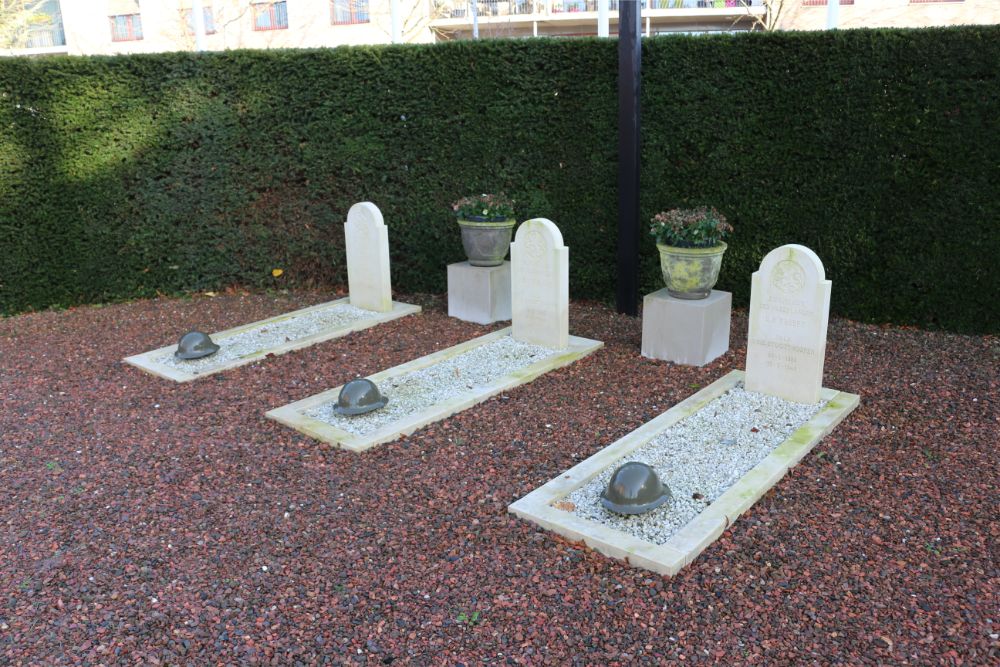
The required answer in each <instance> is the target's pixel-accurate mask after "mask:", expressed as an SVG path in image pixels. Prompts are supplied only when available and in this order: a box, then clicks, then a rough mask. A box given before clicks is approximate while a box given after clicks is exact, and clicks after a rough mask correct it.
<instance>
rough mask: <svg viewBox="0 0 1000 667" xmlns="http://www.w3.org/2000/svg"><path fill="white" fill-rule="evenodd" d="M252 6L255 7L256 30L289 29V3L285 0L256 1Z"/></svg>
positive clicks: (254, 23) (254, 24) (254, 20)
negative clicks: (276, 0)
mask: <svg viewBox="0 0 1000 667" xmlns="http://www.w3.org/2000/svg"><path fill="white" fill-rule="evenodd" d="M251 6H252V7H253V29H254V30H287V29H288V3H287V2H285V1H284V0H281V1H280V2H255V3H253V4H252V5H251Z"/></svg>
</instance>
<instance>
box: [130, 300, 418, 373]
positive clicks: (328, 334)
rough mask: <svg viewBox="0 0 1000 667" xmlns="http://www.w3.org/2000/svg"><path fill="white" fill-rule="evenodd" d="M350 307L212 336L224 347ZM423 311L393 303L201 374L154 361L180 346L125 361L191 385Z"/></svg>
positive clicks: (274, 319) (330, 304) (323, 306)
mask: <svg viewBox="0 0 1000 667" xmlns="http://www.w3.org/2000/svg"><path fill="white" fill-rule="evenodd" d="M342 305H351V299H350V297H345V298H343V299H336V300H334V301H327V302H325V303H320V304H317V305H315V306H309V307H308V308H302V309H299V310H293V311H291V312H288V313H284V314H282V315H276V316H275V317H270V318H268V319H266V320H259V321H257V322H251V323H250V324H243V325H240V326H238V327H235V328H233V329H226V330H225V331H220V332H218V333H214V334H211V336H212V340H213V341H214V342H215V343H217V344H221V343H222V342H223V341H225V340H226V339H227V338H229V337H231V336H235V335H236V334H240V333H243V332H244V331H247V330H249V329H254V328H257V327H262V326H266V325H269V324H275V323H277V322H283V321H285V320H289V319H293V318H296V317H300V316H302V315H307V314H310V313H314V312H316V311H319V310H325V309H327V308H334V307H336V306H342ZM420 311H421V308H420V306H416V305H413V304H409V303H400V302H398V301H393V302H392V310H389V311H386V312H384V313H376V314H375V316H374V317H370V318H367V319H363V320H355V321H354V322H349V323H347V324H341V325H338V326H334V327H330V328H328V329H324V330H321V331H318V332H316V333H314V334H312V335H309V336H305V337H303V338H298V339H296V340H293V341H289V342H287V343H283V344H281V345H278V346H276V347H272V348H267V349H264V350H257V351H255V352H251V353H248V354H246V355H244V356H242V357H239V358H238V359H233V360H231V361H229V362H227V363H225V364H223V365H221V366H219V367H218V368H214V369H211V370H207V371H202V372H200V373H191V372H189V371H184V370H181V369H178V368H174V367H172V366H167V365H166V364H161V363H158V362H156V361H155V359H156V358H158V357H161V356H163V355H164V354H166V353H168V352H170V351H172V350H175V349H177V344H176V343H175V344H173V345H168V346H166V347H161V348H159V349H157V350H152V351H150V352H143V353H142V354H136V355H133V356H131V357H125V358H124V359H123V361H124V362H125V363H126V364H130V365H132V366H135V367H136V368H139V369H141V370H144V371H146V372H147V373H151V374H153V375H156V376H158V377H161V378H164V379H166V380H173V381H175V382H189V381H191V380H197V379H199V378H203V377H207V376H209V375H212V374H214V373H220V372H222V371H226V370H229V369H231V368H236V367H238V366H243V365H246V364H249V363H252V362H254V361H257V360H259V359H263V358H264V357H266V356H267V355H279V354H284V353H286V352H291V351H292V350H298V349H301V348H303V347H309V346H310V345H315V344H316V343H322V342H323V341H326V340H330V339H333V338H340V337H341V336H346V335H347V334H349V333H353V332H355V331H362V330H364V329H367V328H369V327H373V326H375V325H376V324H382V323H383V322H389V321H390V320H395V319H397V318H400V317H404V316H405V315H412V314H414V313H419V312H420Z"/></svg>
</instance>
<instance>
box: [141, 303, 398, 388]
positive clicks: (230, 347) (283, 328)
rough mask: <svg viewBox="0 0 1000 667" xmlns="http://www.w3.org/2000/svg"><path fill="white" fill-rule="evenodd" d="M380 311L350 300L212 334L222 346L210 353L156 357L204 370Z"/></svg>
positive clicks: (181, 366)
mask: <svg viewBox="0 0 1000 667" xmlns="http://www.w3.org/2000/svg"><path fill="white" fill-rule="evenodd" d="M377 315H378V313H376V312H374V311H371V310H364V309H363V308H357V307H355V306H352V305H350V304H348V303H339V304H336V305H333V306H330V307H329V308H321V309H319V310H314V311H311V312H308V313H302V314H301V315H295V316H294V317H290V318H288V319H287V320H282V321H280V322H270V323H267V324H262V325H260V326H257V327H254V328H253V329H247V330H246V331H241V332H240V333H238V334H235V335H232V336H228V337H226V338H222V339H219V340H216V339H215V338H213V339H212V341H213V342H214V343H215V344H216V345H218V346H219V351H218V352H216V353H215V354H213V355H211V356H208V357H202V358H201V359H187V360H185V359H178V358H177V357H175V356H174V350H175V349H176V347H174V348H171V351H170V352H168V353H167V354H165V355H163V356H161V357H158V358H156V359H154V360H153V361H155V362H157V363H160V364H163V365H165V366H170V367H171V368H177V369H179V370H183V371H188V372H190V373H195V374H197V373H204V372H205V371H210V370H214V369H216V368H218V367H220V366H224V365H226V364H228V363H229V362H231V361H234V360H236V359H241V358H243V357H245V356H247V355H249V354H255V353H257V352H266V351H268V350H273V349H274V348H276V347H280V346H282V345H284V344H285V343H291V342H293V341H296V340H299V339H301V338H306V337H308V336H312V335H314V334H318V333H320V332H322V331H324V330H327V329H336V328H338V327H341V326H344V325H346V324H351V323H352V322H357V321H358V320H364V319H368V318H372V317H376V316H377Z"/></svg>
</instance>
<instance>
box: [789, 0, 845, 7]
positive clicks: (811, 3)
mask: <svg viewBox="0 0 1000 667" xmlns="http://www.w3.org/2000/svg"><path fill="white" fill-rule="evenodd" d="M802 4H803V5H804V6H806V7H826V0H802ZM840 4H842V5H853V4H854V0H840Z"/></svg>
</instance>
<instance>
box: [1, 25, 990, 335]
mask: <svg viewBox="0 0 1000 667" xmlns="http://www.w3.org/2000/svg"><path fill="white" fill-rule="evenodd" d="M998 62H1000V29H998V28H996V27H980V28H957V29H946V30H892V31H887V30H879V31H867V30H866V31H839V32H823V33H776V34H763V33H755V34H744V35H735V36H723V37H662V38H653V39H648V40H645V41H644V53H643V75H644V80H643V132H644V134H643V149H642V161H643V172H642V195H641V197H642V206H641V209H642V216H643V220H644V221H645V220H646V219H648V218H649V217H650V216H651V215H652V214H653V213H655V212H656V211H658V210H661V209H663V208H667V207H671V206H677V205H687V204H697V203H711V204H714V205H716V206H717V207H718V208H720V209H721V210H723V211H724V212H725V213H726V214H727V215H728V216H729V218H730V220H731V221H732V222H733V224H734V225H735V227H736V233H735V234H734V236H733V237H732V238H731V243H730V250H729V252H728V253H727V255H726V259H725V262H724V265H723V275H722V277H721V280H720V284H719V287H720V288H722V289H727V290H731V291H732V292H734V296H735V300H736V303H737V304H744V305H745V304H746V303H747V301H748V298H749V284H750V274H751V272H752V271H753V270H755V268H756V266H757V265H758V263H759V262H760V260H761V258H762V257H763V255H764V254H765V253H766V252H767V251H768V250H769V249H771V248H773V247H775V246H778V245H781V244H783V243H789V242H796V243H802V244H805V245H807V246H809V247H811V248H813V249H814V250H815V251H816V252H817V253H818V255H819V256H820V258H821V259H822V260H823V262H824V264H825V265H826V269H827V275H828V277H829V278H831V279H832V280H833V282H834V290H833V310H834V312H835V313H837V314H840V315H844V316H847V317H851V318H854V319H859V320H867V321H878V322H895V323H900V324H916V325H921V326H926V327H932V328H946V329H951V330H955V331H963V332H989V331H997V330H998V329H1000V327H998V322H1000V305H998V302H1000V299H997V298H996V297H997V295H998V294H1000V280H998V277H997V276H998V273H997V272H996V271H992V270H991V269H992V268H993V264H994V263H995V262H996V261H997V259H998V258H1000V224H998V223H1000V214H998V208H1000V206H998V202H1000V133H998V132H997V126H996V122H997V118H1000V103H998V98H1000V96H998V95H997V94H996V91H997V90H1000V68H998V67H997V63H998ZM616 79H617V45H616V43H615V42H614V41H600V40H590V39H579V40H544V39H537V40H521V41H484V42H456V43H447V44H440V45H427V46H385V47H351V48H337V49H323V50H306V51H266V52H249V51H232V52H224V53H211V54H190V53H168V54H155V55H135V56H122V57H56V58H44V59H33V60H29V59H10V58H7V59H0V128H2V132H0V250H2V253H0V312H2V313H4V314H10V313H15V312H19V311H22V310H25V309H31V308H43V307H48V306H53V305H71V304H77V303H87V302H96V301H107V300H115V299H124V298H132V297H139V296H148V295H153V294H156V293H176V292H181V291H185V290H204V289H218V288H221V287H225V286H227V285H232V284H241V285H250V286H256V287H263V286H274V285H281V286H285V285H313V284H322V285H328V284H343V283H344V282H346V272H345V270H344V251H343V232H342V227H341V225H342V223H343V221H344V218H345V215H346V212H347V209H348V208H349V207H350V205H351V204H352V203H354V202H356V201H360V200H370V201H373V202H375V203H376V204H377V205H378V206H379V207H380V208H381V209H382V212H383V214H384V215H385V219H386V221H387V223H388V225H389V228H390V243H391V252H392V261H393V266H392V271H393V280H394V284H395V286H396V288H397V289H399V290H401V291H434V292H441V291H444V290H445V278H446V276H445V271H444V267H445V265H446V264H447V263H449V262H452V261H457V260H459V259H461V258H462V251H461V245H460V241H459V234H458V230H457V228H456V226H455V224H454V222H453V220H452V218H451V216H450V213H449V211H450V209H449V204H450V202H451V201H453V200H454V199H457V198H458V197H459V196H461V195H464V194H468V193H470V192H475V191H483V192H485V191H495V190H505V191H506V192H508V193H509V194H511V195H513V196H514V197H516V198H517V200H518V202H519V209H520V211H519V213H520V217H521V218H527V217H534V216H544V217H548V218H551V219H552V220H553V221H555V222H556V224H558V225H559V226H560V228H561V229H562V231H563V234H564V237H565V239H566V243H567V245H569V247H570V249H571V251H570V256H571V268H570V271H571V277H570V280H571V289H572V292H573V294H574V296H576V297H585V298H598V299H610V298H611V296H612V295H613V294H614V284H615V239H616V234H617V219H616V216H617V199H616V198H617V187H616V178H617V177H616V167H617V165H616V153H617V145H616V142H617V131H616V121H617V84H616ZM657 261H658V260H657V256H656V252H655V248H654V246H653V245H652V241H651V240H649V239H646V238H645V235H644V245H643V247H642V261H641V265H642V266H641V269H642V285H643V289H644V291H649V290H652V289H654V288H656V287H658V285H659V284H660V283H659V276H658V265H657ZM274 268H281V269H283V270H284V275H282V276H281V277H280V278H277V279H276V278H273V277H272V275H271V270H272V269H274Z"/></svg>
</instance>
